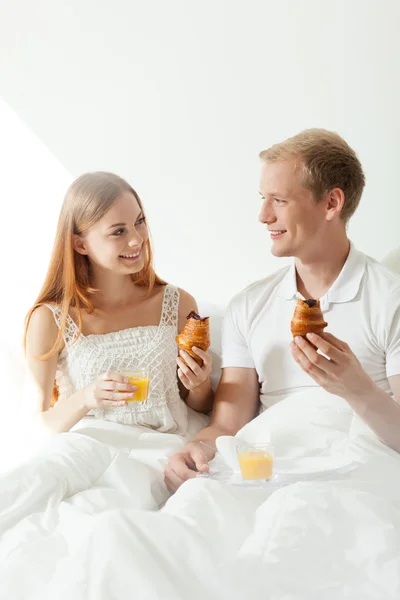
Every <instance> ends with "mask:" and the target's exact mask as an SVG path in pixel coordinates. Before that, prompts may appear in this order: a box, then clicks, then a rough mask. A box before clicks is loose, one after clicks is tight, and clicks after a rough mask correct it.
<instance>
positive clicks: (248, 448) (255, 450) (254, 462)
mask: <svg viewBox="0 0 400 600" xmlns="http://www.w3.org/2000/svg"><path fill="white" fill-rule="evenodd" d="M237 453H238V460H239V466H240V471H241V473H242V477H243V479H246V480H248V481H259V480H263V481H268V480H269V479H272V477H273V475H274V454H275V453H274V447H273V445H272V444H271V443H269V442H266V443H264V444H251V443H249V444H241V445H240V446H238V448H237Z"/></svg>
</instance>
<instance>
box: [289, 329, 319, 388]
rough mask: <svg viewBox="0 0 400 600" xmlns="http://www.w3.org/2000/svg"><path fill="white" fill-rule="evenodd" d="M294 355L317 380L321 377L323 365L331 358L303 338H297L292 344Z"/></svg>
mask: <svg viewBox="0 0 400 600" xmlns="http://www.w3.org/2000/svg"><path fill="white" fill-rule="evenodd" d="M290 349H291V352H292V356H293V358H294V359H295V361H296V362H297V364H299V365H300V366H301V368H302V369H303V371H305V372H306V373H308V375H310V376H311V377H313V378H314V379H315V380H317V379H319V378H320V377H321V376H322V375H323V373H324V369H323V366H324V365H325V363H324V362H323V361H325V362H326V363H329V360H328V359H327V358H325V357H324V356H321V355H320V354H318V353H317V351H316V350H315V349H314V348H313V347H312V346H311V345H310V344H309V343H308V342H307V341H306V340H304V339H303V338H295V340H294V342H292V343H291V344H290Z"/></svg>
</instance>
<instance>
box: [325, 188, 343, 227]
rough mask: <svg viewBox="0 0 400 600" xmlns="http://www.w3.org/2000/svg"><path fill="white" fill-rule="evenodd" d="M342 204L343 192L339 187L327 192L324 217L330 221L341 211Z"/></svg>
mask: <svg viewBox="0 0 400 600" xmlns="http://www.w3.org/2000/svg"><path fill="white" fill-rule="evenodd" d="M343 204H344V192H343V190H341V189H340V188H334V189H333V190H331V191H330V192H329V193H328V198H327V205H326V218H327V220H328V221H332V220H333V219H334V218H335V217H338V216H339V215H340V213H341V212H342V209H343Z"/></svg>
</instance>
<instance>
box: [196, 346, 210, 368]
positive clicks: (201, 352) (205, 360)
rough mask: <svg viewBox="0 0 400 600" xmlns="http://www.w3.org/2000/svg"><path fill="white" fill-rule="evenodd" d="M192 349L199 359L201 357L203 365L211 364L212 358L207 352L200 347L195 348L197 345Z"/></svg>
mask: <svg viewBox="0 0 400 600" xmlns="http://www.w3.org/2000/svg"><path fill="white" fill-rule="evenodd" d="M192 351H193V352H194V353H195V354H197V356H199V357H200V358H201V359H203V364H204V365H205V366H207V367H208V366H211V363H212V358H211V355H210V354H209V353H208V352H204V350H201V348H197V346H193V348H192Z"/></svg>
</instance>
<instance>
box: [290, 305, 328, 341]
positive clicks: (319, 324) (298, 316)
mask: <svg viewBox="0 0 400 600" xmlns="http://www.w3.org/2000/svg"><path fill="white" fill-rule="evenodd" d="M327 325H328V323H326V322H325V321H324V315H323V314H322V311H321V307H320V304H319V300H313V299H310V300H302V299H301V298H298V299H297V303H296V307H295V309H294V314H293V318H292V321H291V323H290V329H291V332H292V336H293V337H294V338H295V337H296V336H300V337H305V336H306V334H307V333H318V334H319V333H322V332H323V330H324V329H325V327H326V326H327Z"/></svg>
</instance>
